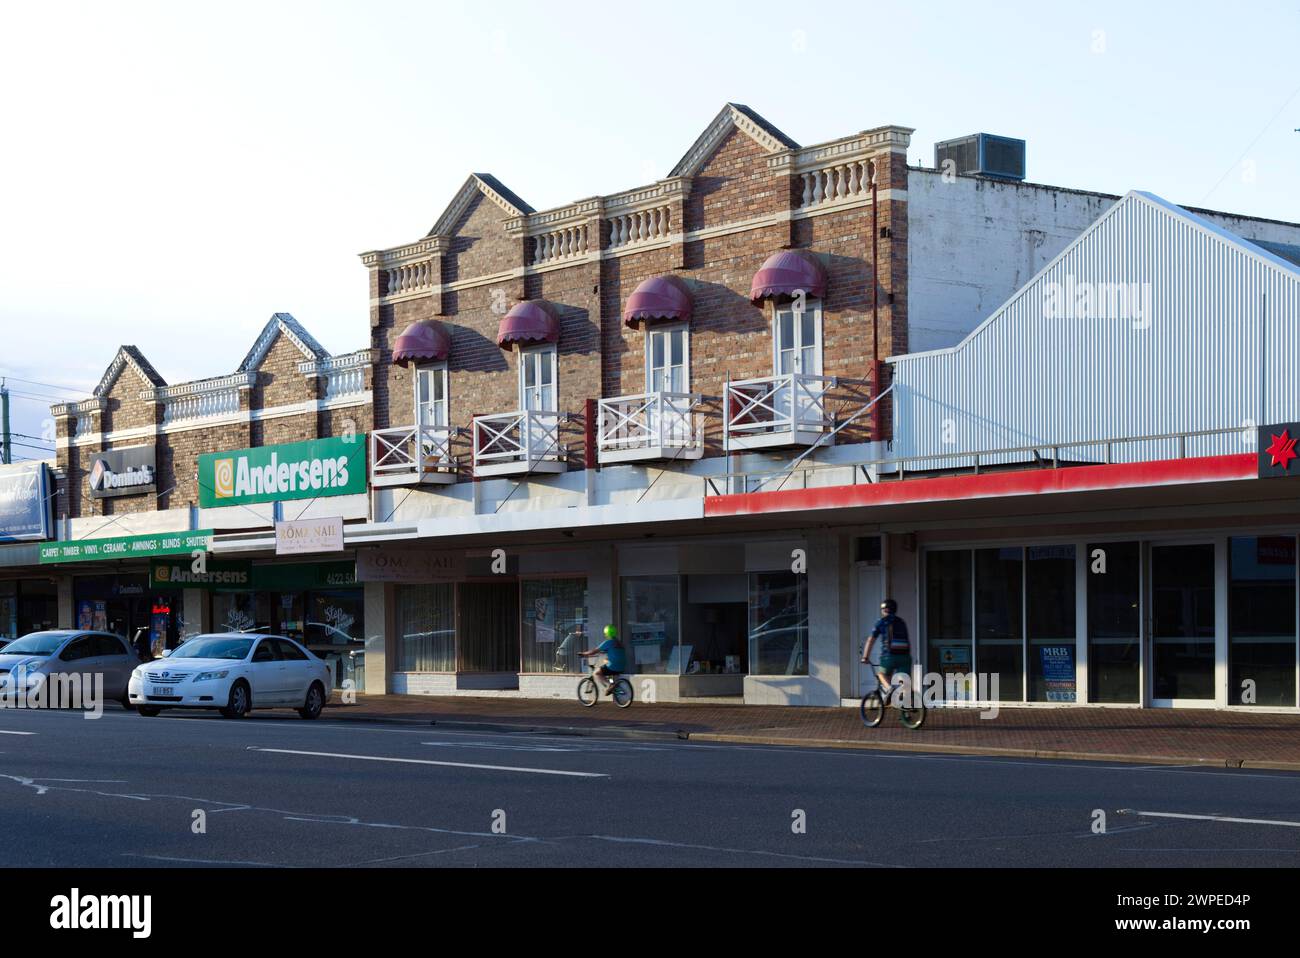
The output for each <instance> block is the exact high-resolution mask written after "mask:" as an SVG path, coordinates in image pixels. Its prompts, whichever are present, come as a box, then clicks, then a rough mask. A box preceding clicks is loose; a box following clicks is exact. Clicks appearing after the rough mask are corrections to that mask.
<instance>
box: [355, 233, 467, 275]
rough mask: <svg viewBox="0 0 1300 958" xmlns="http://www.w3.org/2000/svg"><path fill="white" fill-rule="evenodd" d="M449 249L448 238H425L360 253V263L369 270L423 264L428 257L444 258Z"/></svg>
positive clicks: (449, 238) (449, 240) (449, 242)
mask: <svg viewBox="0 0 1300 958" xmlns="http://www.w3.org/2000/svg"><path fill="white" fill-rule="evenodd" d="M450 249H451V237H450V236H426V237H424V238H423V239H419V240H416V241H415V242H414V243H407V244H406V245H405V246H394V247H393V248H392V249H383V250H371V251H370V252H368V253H362V254H361V262H362V264H363V265H365V266H367V267H369V268H371V269H374V268H379V269H390V268H392V267H394V266H406V265H407V264H409V263H419V262H423V261H424V260H426V259H428V258H429V257H430V256H445V255H446V254H447V252H448V250H450Z"/></svg>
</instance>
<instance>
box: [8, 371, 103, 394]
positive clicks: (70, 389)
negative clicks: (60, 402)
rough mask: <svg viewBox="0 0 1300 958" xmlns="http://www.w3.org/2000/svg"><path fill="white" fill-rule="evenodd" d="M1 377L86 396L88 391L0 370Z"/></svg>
mask: <svg viewBox="0 0 1300 958" xmlns="http://www.w3.org/2000/svg"><path fill="white" fill-rule="evenodd" d="M0 379H12V380H13V381H14V382H16V383H27V384H28V385H29V386H48V387H49V388H50V389H59V390H62V391H63V392H69V393H75V394H76V395H78V396H85V395H86V393H85V392H84V391H82V390H80V389H74V388H73V387H71V386H59V385H57V384H55V383H43V382H41V381H40V380H37V379H23V378H22V377H21V376H10V375H9V374H8V373H3V372H0Z"/></svg>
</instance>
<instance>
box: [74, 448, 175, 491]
mask: <svg viewBox="0 0 1300 958" xmlns="http://www.w3.org/2000/svg"><path fill="white" fill-rule="evenodd" d="M87 484H88V485H89V486H90V497H91V498H92V499H113V498H116V497H118V496H142V495H144V494H145V493H148V492H157V491H158V466H157V462H156V458H155V452H154V447H153V446H129V447H127V448H125V449H107V450H105V451H104V452H97V453H94V455H93V458H92V459H91V462H90V473H89V475H88V476H87Z"/></svg>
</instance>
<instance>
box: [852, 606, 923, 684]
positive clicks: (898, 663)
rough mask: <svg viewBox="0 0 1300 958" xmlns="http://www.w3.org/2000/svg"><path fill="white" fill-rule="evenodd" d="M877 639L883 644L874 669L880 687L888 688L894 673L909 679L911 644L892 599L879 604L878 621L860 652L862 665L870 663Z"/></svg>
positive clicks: (905, 624)
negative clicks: (878, 661)
mask: <svg viewBox="0 0 1300 958" xmlns="http://www.w3.org/2000/svg"><path fill="white" fill-rule="evenodd" d="M877 639H880V640H881V641H882V642H883V643H884V644H883V645H882V646H881V649H880V665H878V666H877V667H876V675H877V676H878V677H879V679H880V684H881V686H882V687H883V688H889V687H890V685H889V683H890V680H891V679H893V677H894V675H895V674H896V673H902V674H903V675H906V676H908V677H909V678H910V676H911V674H912V643H911V641H910V640H909V639H908V636H907V623H906V622H904V621H903V620H902V619H900V618H899V617H898V603H897V602H895V601H894V600H893V599H886V600H885V601H884V602H882V603H880V621H879V622H877V623H876V627H875V628H874V629H872V630H871V637H870V638H868V639H867V647H866V648H865V649H863V650H862V662H863V664H864V665H865V664H867V663H869V662H870V661H871V650H872V648H874V647H875V644H876V640H877Z"/></svg>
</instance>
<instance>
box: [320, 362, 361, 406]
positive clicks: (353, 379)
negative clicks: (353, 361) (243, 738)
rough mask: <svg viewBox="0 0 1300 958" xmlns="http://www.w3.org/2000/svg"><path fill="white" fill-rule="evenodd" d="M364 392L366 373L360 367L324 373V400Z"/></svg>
mask: <svg viewBox="0 0 1300 958" xmlns="http://www.w3.org/2000/svg"><path fill="white" fill-rule="evenodd" d="M365 391H366V371H365V369H364V368H363V367H361V366H353V367H351V368H345V369H327V370H326V371H325V398H326V399H341V398H343V397H344V396H356V395H359V394H361V393H363V392H365Z"/></svg>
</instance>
